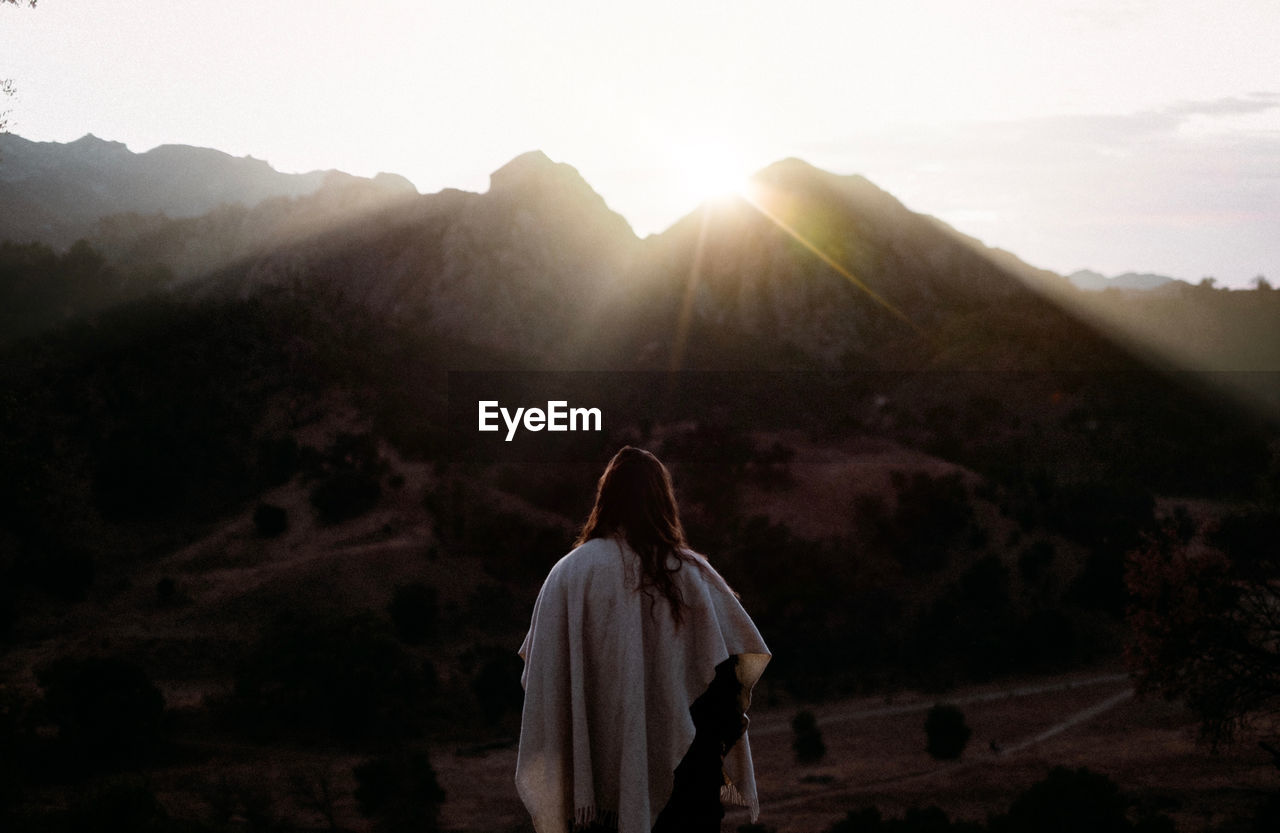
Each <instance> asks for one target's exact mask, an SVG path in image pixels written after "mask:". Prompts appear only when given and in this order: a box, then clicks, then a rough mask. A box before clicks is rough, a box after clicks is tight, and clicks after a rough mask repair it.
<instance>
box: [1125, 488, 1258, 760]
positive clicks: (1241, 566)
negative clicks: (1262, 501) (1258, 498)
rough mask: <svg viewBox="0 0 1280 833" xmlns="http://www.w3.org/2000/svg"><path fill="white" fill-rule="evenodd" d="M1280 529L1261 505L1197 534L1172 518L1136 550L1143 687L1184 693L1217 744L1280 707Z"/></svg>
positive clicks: (1171, 695)
mask: <svg viewBox="0 0 1280 833" xmlns="http://www.w3.org/2000/svg"><path fill="white" fill-rule="evenodd" d="M1277 535H1280V511H1277V510H1275V509H1268V510H1255V511H1252V512H1248V513H1242V514H1237V515H1233V516H1229V517H1227V518H1224V519H1222V520H1221V521H1219V522H1218V523H1217V524H1216V525H1215V526H1213V527H1212V528H1209V529H1205V530H1201V531H1200V532H1199V533H1198V534H1194V535H1190V536H1188V535H1187V534H1186V532H1185V530H1183V531H1180V530H1178V529H1176V528H1175V527H1174V526H1173V525H1172V524H1169V525H1166V526H1165V527H1164V528H1162V529H1160V530H1159V531H1158V532H1156V533H1154V534H1152V535H1151V536H1149V537H1148V539H1147V540H1146V542H1145V543H1144V544H1143V545H1142V546H1141V547H1139V548H1138V549H1136V550H1134V551H1133V552H1132V553H1131V554H1130V555H1129V557H1128V561H1127V569H1126V576H1125V578H1126V583H1127V585H1128V588H1129V592H1130V593H1131V595H1132V599H1133V601H1132V604H1131V605H1130V609H1129V612H1128V622H1129V629H1130V644H1129V646H1128V648H1127V651H1126V655H1127V660H1128V662H1129V666H1130V668H1131V669H1132V670H1133V673H1134V675H1135V677H1136V678H1137V681H1138V684H1139V688H1140V690H1144V691H1147V692H1156V693H1159V694H1161V695H1163V696H1164V697H1166V698H1168V699H1183V700H1185V701H1186V703H1187V705H1188V706H1189V707H1190V708H1191V709H1192V710H1193V711H1194V712H1195V714H1196V716H1197V717H1198V718H1199V719H1200V723H1201V731H1202V735H1203V737H1204V739H1205V740H1207V741H1209V742H1210V743H1212V744H1214V745H1217V744H1219V743H1222V742H1227V741H1230V740H1232V739H1234V738H1235V737H1236V736H1237V735H1238V733H1239V732H1240V731H1242V730H1244V729H1246V728H1247V727H1248V726H1249V725H1251V724H1252V723H1253V722H1254V721H1255V720H1256V719H1257V718H1260V717H1266V716H1276V715H1280V599H1278V598H1277V590H1280V562H1278V561H1277V557H1276V551H1275V541H1276V536H1277Z"/></svg>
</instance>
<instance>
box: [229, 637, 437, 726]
mask: <svg viewBox="0 0 1280 833" xmlns="http://www.w3.org/2000/svg"><path fill="white" fill-rule="evenodd" d="M423 695H424V682H423V677H422V666H421V664H420V663H419V662H417V661H416V660H415V659H414V657H413V656H412V655H411V654H409V653H408V652H407V651H405V649H404V648H403V647H401V645H400V643H399V642H397V641H396V639H395V637H394V636H393V635H392V634H391V632H390V629H389V628H388V627H387V626H386V625H385V624H384V623H381V622H379V621H377V620H376V619H374V618H373V617H372V616H368V615H357V616H347V617H338V616H326V615H324V614H317V613H286V614H283V615H281V616H279V617H278V618H277V619H276V620H275V621H273V622H272V623H271V624H270V625H269V626H268V627H267V628H265V629H264V631H263V634H262V636H261V638H260V639H259V640H258V642H257V644H256V645H254V646H253V648H252V649H251V650H250V651H249V653H248V655H247V656H246V657H245V658H244V660H243V661H242V662H241V664H240V667H239V669H238V671H237V673H236V680H235V694H234V697H233V701H232V702H233V705H234V712H235V714H236V716H238V717H239V719H240V721H241V724H242V727H243V728H244V729H246V730H248V731H250V732H251V733H254V734H260V735H262V734H265V735H268V736H270V735H275V734H280V733H282V734H285V735H293V736H300V737H301V738H303V739H311V740H320V739H335V740H339V741H342V742H346V743H357V742H370V741H372V742H375V743H376V742H382V741H389V740H393V739H399V738H403V737H406V736H413V735H414V734H415V733H416V732H417V731H419V730H420V728H421V723H422V714H421V708H422V700H423Z"/></svg>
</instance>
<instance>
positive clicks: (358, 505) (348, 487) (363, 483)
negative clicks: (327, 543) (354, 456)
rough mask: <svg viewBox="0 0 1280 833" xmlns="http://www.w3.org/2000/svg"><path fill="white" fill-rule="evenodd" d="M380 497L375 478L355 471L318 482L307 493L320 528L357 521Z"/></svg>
mask: <svg viewBox="0 0 1280 833" xmlns="http://www.w3.org/2000/svg"><path fill="white" fill-rule="evenodd" d="M380 497H382V487H381V486H380V485H379V484H378V477H377V476H376V475H373V474H368V473H365V472H358V471H340V472H337V473H335V474H332V475H330V476H329V477H328V478H326V479H325V480H322V481H321V482H320V484H319V485H317V486H316V487H315V488H314V489H312V490H311V505H312V506H314V507H315V509H316V511H317V512H318V513H319V515H320V522H321V523H324V524H338V523H342V522H343V521H347V520H350V519H352V518H358V517H360V516H361V515H363V514H364V513H366V512H368V511H369V510H370V509H372V508H373V507H374V506H375V505H376V504H377V502H378V498H380Z"/></svg>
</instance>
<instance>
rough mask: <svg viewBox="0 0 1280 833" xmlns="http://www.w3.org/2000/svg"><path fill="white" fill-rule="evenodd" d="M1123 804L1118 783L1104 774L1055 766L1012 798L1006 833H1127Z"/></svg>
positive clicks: (1129, 827)
mask: <svg viewBox="0 0 1280 833" xmlns="http://www.w3.org/2000/svg"><path fill="white" fill-rule="evenodd" d="M1126 805H1127V802H1126V801H1125V799H1124V797H1123V796H1122V795H1121V794H1120V788H1119V786H1117V785H1116V783H1115V782H1114V781H1112V780H1111V779H1110V778H1108V777H1107V776H1105V775H1102V774H1100V773H1097V772H1092V771H1090V770H1088V769H1085V768H1083V767H1081V768H1080V769H1076V770H1070V769H1067V768H1065V767H1055V768H1054V769H1053V771H1051V772H1050V773H1049V776H1048V777H1047V778H1045V779H1044V780H1043V781H1039V782H1037V783H1035V784H1032V785H1031V786H1030V787H1029V788H1028V789H1027V791H1026V792H1024V793H1022V795H1020V796H1018V797H1017V798H1015V799H1014V800H1013V804H1012V805H1010V807H1009V816H1008V828H1007V833H1041V831H1045V830H1088V831H1090V833H1127V831H1129V830H1131V829H1132V825H1131V824H1130V823H1129V820H1128V819H1127V818H1126V817H1125V810H1126Z"/></svg>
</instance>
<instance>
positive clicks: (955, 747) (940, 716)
mask: <svg viewBox="0 0 1280 833" xmlns="http://www.w3.org/2000/svg"><path fill="white" fill-rule="evenodd" d="M924 732H925V737H926V739H927V743H926V747H925V748H926V750H927V751H928V752H929V755H930V756H931V757H933V758H934V759H936V760H939V761H954V760H956V759H957V758H959V757H960V755H961V754H963V753H964V748H965V746H967V745H968V743H969V736H970V735H971V734H973V730H972V729H970V728H969V725H968V724H967V723H965V721H964V713H963V712H961V711H960V709H958V708H956V707H955V706H952V705H948V704H945V703H939V704H938V705H936V706H934V707H933V708H931V709H929V713H928V715H926V716H925V720H924Z"/></svg>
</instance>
